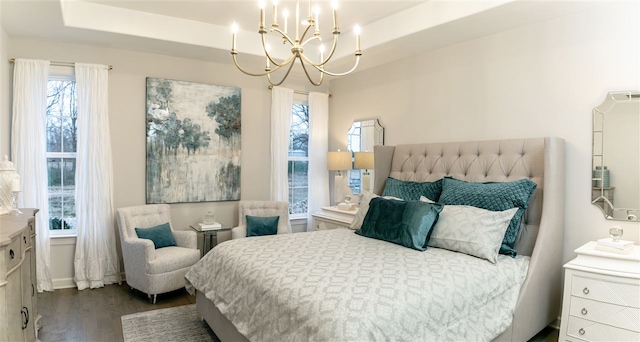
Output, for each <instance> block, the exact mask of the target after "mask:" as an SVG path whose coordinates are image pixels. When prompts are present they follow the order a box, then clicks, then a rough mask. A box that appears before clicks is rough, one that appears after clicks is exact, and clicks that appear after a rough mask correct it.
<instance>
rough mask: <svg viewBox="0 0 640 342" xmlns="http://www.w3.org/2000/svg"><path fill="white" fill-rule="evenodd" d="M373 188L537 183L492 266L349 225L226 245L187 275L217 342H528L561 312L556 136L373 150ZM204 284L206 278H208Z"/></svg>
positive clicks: (560, 157) (560, 162) (560, 153)
mask: <svg viewBox="0 0 640 342" xmlns="http://www.w3.org/2000/svg"><path fill="white" fill-rule="evenodd" d="M374 152H375V182H374V193H376V194H382V192H383V189H384V188H385V185H386V182H387V179H388V177H391V178H393V179H397V180H402V181H413V182H433V181H437V180H438V179H442V178H443V177H453V178H455V179H459V180H463V181H468V182H512V181H517V180H521V179H529V180H531V181H533V182H535V184H536V185H537V187H536V188H535V191H534V192H533V195H532V196H531V200H530V202H529V206H528V209H527V211H526V213H525V215H524V219H523V222H524V224H522V225H521V228H520V233H519V234H518V237H517V240H516V242H515V249H516V250H517V252H518V255H517V256H516V257H510V256H506V255H500V256H498V258H497V260H496V262H495V263H492V262H488V261H487V260H483V259H480V258H476V257H474V256H470V255H466V254H462V253H457V252H452V251H449V250H446V249H441V248H434V247H429V248H427V249H426V251H424V252H417V251H415V250H411V249H408V248H405V247H402V246H398V245H396V244H391V243H388V242H385V241H380V240H376V239H369V238H365V237H362V236H359V235H357V234H354V233H353V231H350V230H346V229H337V230H331V231H318V232H309V233H302V234H288V235H276V236H267V237H261V238H251V239H239V240H232V241H228V242H225V243H222V244H220V245H219V246H217V247H216V248H214V249H213V250H212V251H211V252H210V253H209V254H207V256H205V257H204V258H203V259H202V260H201V261H200V262H198V263H197V264H196V265H194V267H193V268H192V270H191V271H190V272H189V273H188V274H187V290H189V291H190V292H192V293H195V294H196V303H197V309H198V311H199V313H200V315H201V316H202V317H203V318H204V319H205V320H206V321H207V322H208V324H209V325H210V326H211V328H212V329H213V331H214V332H215V333H216V335H217V336H218V337H219V338H220V339H221V340H222V341H247V340H255V341H263V340H298V341H302V340H318V341H326V340H438V341H440V340H470V341H471V340H473V341H488V340H494V341H526V340H528V339H530V338H531V337H533V336H534V335H535V334H536V333H537V332H539V331H540V330H542V329H543V328H544V327H545V326H547V325H548V324H549V323H550V322H552V321H554V320H555V319H556V318H557V317H558V312H559V309H560V303H561V301H560V292H561V279H562V278H561V275H562V262H561V258H562V237H563V203H564V141H563V140H562V139H559V138H550V137H547V138H533V139H511V140H499V141H479V142H462V143H426V144H407V145H398V146H376V147H375V151H374ZM212 279H213V280H212Z"/></svg>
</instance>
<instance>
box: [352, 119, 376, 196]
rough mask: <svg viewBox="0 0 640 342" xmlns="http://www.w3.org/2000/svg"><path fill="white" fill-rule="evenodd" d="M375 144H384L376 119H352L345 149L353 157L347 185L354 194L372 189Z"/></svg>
mask: <svg viewBox="0 0 640 342" xmlns="http://www.w3.org/2000/svg"><path fill="white" fill-rule="evenodd" d="M375 145H384V127H382V125H380V122H378V119H368V120H356V121H354V122H353V124H352V125H351V128H350V129H349V132H347V150H349V151H351V152H352V153H353V157H354V166H353V167H354V169H353V170H349V187H350V188H351V192H352V193H353V194H354V195H357V194H359V193H361V192H362V191H372V188H373V181H372V180H373V176H372V175H373V146H375ZM363 152H364V153H363Z"/></svg>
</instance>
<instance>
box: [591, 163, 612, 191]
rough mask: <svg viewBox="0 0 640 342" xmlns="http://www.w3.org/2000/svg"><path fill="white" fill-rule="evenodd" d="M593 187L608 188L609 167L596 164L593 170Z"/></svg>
mask: <svg viewBox="0 0 640 342" xmlns="http://www.w3.org/2000/svg"><path fill="white" fill-rule="evenodd" d="M593 178H594V180H593V187H594V188H600V187H603V188H609V187H611V178H610V175H609V169H608V168H607V166H606V165H603V166H596V169H595V170H593Z"/></svg>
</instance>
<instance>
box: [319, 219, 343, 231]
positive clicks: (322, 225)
mask: <svg viewBox="0 0 640 342" xmlns="http://www.w3.org/2000/svg"><path fill="white" fill-rule="evenodd" d="M338 228H347V227H346V226H345V225H344V224H338V223H334V222H330V221H321V220H316V222H315V226H314V229H315V230H329V229H338Z"/></svg>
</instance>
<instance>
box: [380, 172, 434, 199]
mask: <svg viewBox="0 0 640 342" xmlns="http://www.w3.org/2000/svg"><path fill="white" fill-rule="evenodd" d="M441 192H442V179H438V180H437V181H435V182H410V181H402V180H399V179H395V178H391V177H388V178H387V183H386V184H385V186H384V190H383V191H382V196H393V197H397V198H402V199H403V200H405V201H417V200H419V199H420V196H425V197H427V198H430V199H432V200H435V201H437V200H438V197H440V193H441Z"/></svg>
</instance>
